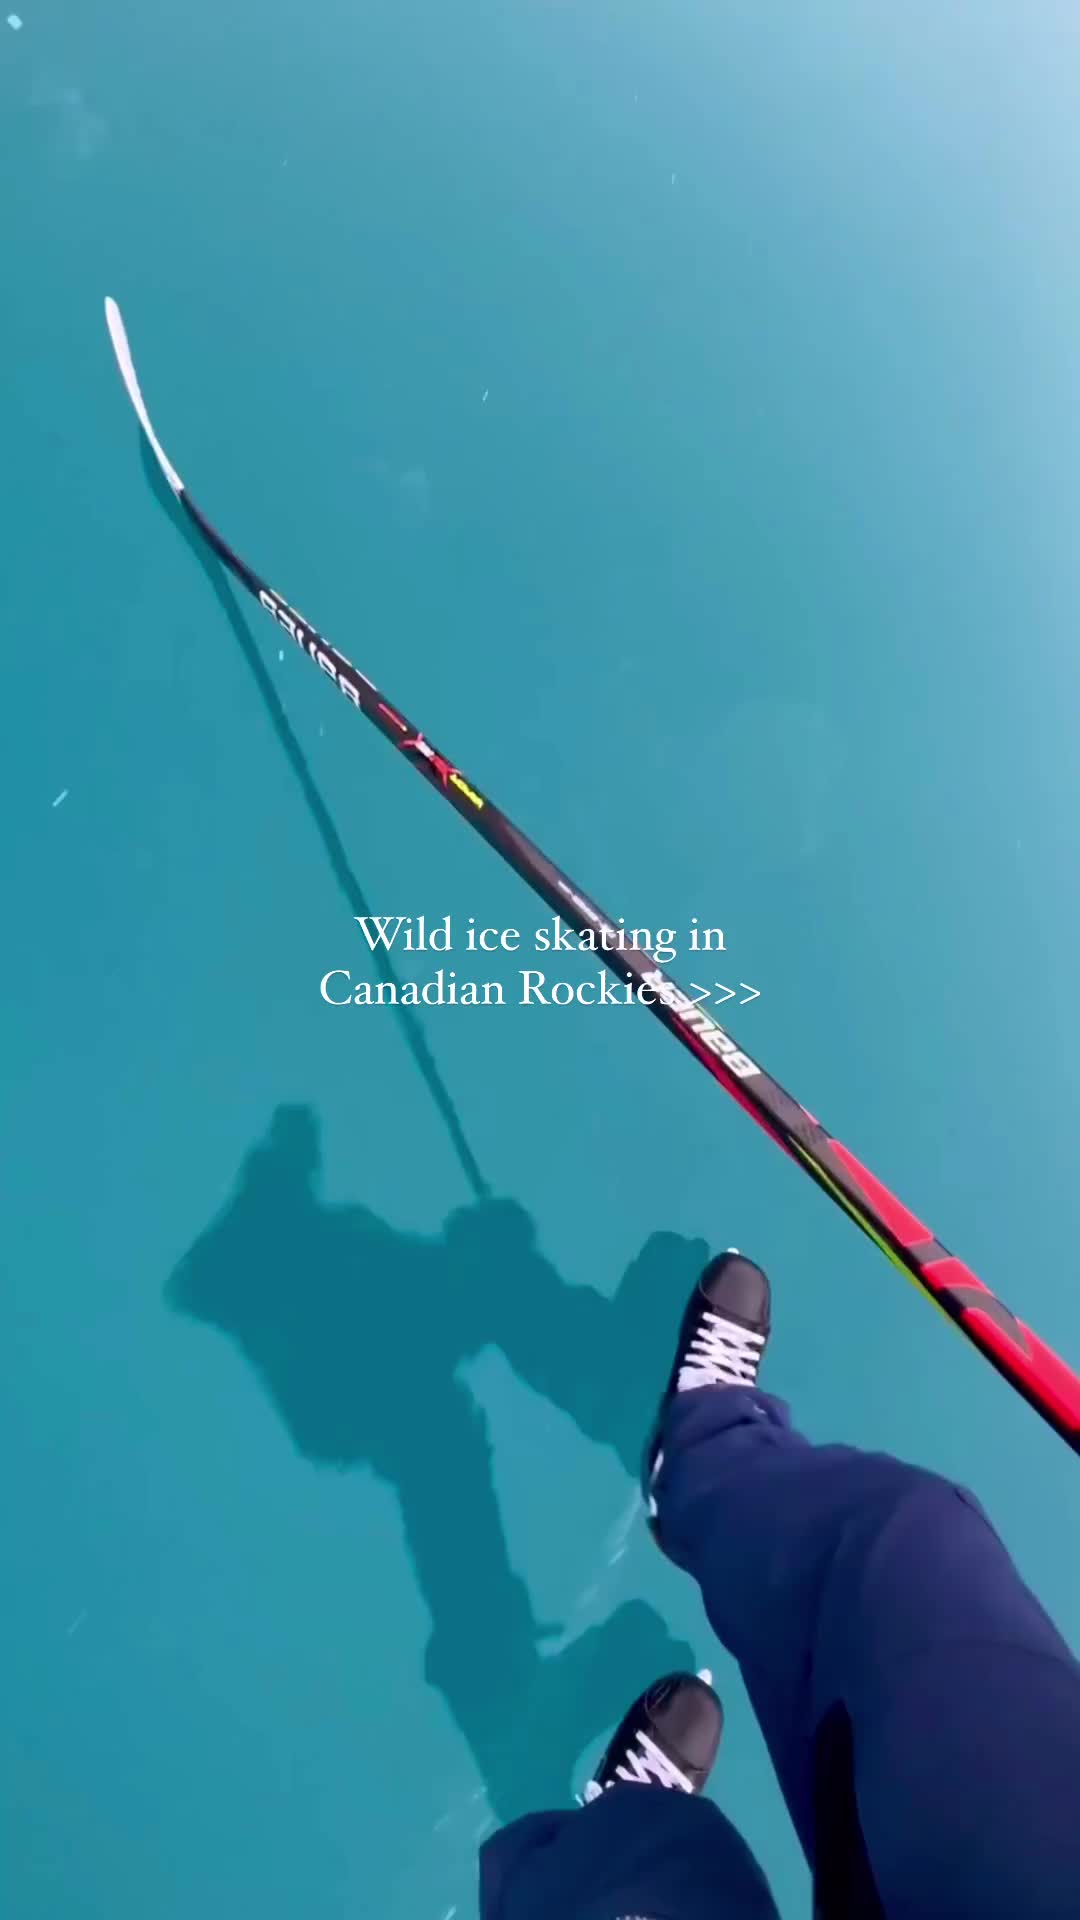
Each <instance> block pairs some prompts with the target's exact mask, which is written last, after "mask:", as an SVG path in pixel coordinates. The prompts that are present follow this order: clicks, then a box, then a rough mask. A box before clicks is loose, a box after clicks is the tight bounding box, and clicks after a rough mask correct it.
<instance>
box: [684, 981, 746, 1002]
mask: <svg viewBox="0 0 1080 1920" xmlns="http://www.w3.org/2000/svg"><path fill="white" fill-rule="evenodd" d="M690 985H691V986H692V988H693V989H694V998H695V1000H699V1001H700V1000H707V999H708V998H709V988H708V987H699V986H698V984H697V981H696V980H691V982H690ZM713 985H714V986H715V988H716V999H717V1001H718V1002H719V1004H720V1005H721V1006H723V1004H724V1001H725V1000H734V998H735V995H736V989H735V988H734V987H725V985H724V983H723V981H722V980H715V981H714V982H713ZM739 986H740V987H742V988H743V989H744V993H743V998H742V999H741V1000H740V1001H739V1005H740V1007H745V1006H746V1005H747V1004H748V1002H749V1001H751V1000H760V998H761V988H760V987H751V986H747V983H746V981H745V980H740V981H739Z"/></svg>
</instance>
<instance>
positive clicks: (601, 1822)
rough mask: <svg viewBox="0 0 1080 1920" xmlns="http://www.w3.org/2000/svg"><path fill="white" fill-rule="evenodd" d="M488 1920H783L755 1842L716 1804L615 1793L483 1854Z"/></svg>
mask: <svg viewBox="0 0 1080 1920" xmlns="http://www.w3.org/2000/svg"><path fill="white" fill-rule="evenodd" d="M480 1912H481V1915H482V1920H629V1916H635V1920H779V1916H778V1914H777V1910H776V1907H775V1905H774V1903H773V1898H772V1895H771V1894H770V1892H769V1888H768V1883H767V1881H766V1879H765V1876H764V1874H763V1873H762V1871H761V1868H760V1867H759V1866H758V1864H757V1861H756V1860H755V1859H754V1856H753V1854H752V1853H751V1852H750V1849H749V1847H748V1846H747V1845H746V1842H745V1841H744V1840H743V1839H741V1838H740V1836H739V1834H738V1833H737V1832H736V1831H735V1828H734V1827H733V1826H732V1824H731V1822H730V1820H728V1819H727V1818H726V1817H725V1816H724V1814H722V1813H721V1811H720V1809H719V1807H717V1806H714V1805H713V1803H712V1801H711V1800H703V1799H699V1798H698V1797H697V1796H696V1795H690V1794H685V1793H673V1792H670V1791H668V1790H666V1789H665V1788H663V1787H643V1786H617V1787H611V1788H609V1789H608V1791H607V1792H606V1793H604V1794H603V1795H602V1796H601V1798H600V1799H599V1800H593V1801H592V1802H591V1803H590V1804H589V1805H588V1806H587V1807H580V1808H578V1809H576V1810H567V1811H564V1812H560V1813H530V1814H526V1815H525V1818H524V1819H523V1820H515V1821H514V1822H513V1823H512V1824H511V1825H510V1826H508V1827H504V1828H503V1829H502V1831H501V1832H499V1833H495V1834H492V1837H491V1839H490V1840H488V1841H487V1842H486V1843H485V1845H484V1846H483V1847H482V1848H481V1851H480Z"/></svg>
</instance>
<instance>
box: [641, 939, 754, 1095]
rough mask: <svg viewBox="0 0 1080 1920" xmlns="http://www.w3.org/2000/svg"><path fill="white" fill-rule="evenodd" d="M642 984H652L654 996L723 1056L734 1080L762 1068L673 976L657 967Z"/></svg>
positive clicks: (746, 1077)
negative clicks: (670, 977)
mask: <svg viewBox="0 0 1080 1920" xmlns="http://www.w3.org/2000/svg"><path fill="white" fill-rule="evenodd" d="M645 985H646V986H648V987H652V988H653V990H654V992H655V993H656V996H657V999H658V1000H659V1001H660V1002H661V1003H662V1005H663V1006H665V1007H667V1008H668V1010H669V1011H670V1012H671V1013H673V1014H674V1015H675V1017H676V1019H677V1020H681V1022H682V1024H683V1026H684V1027H686V1028H687V1029H688V1031H689V1032H690V1033H692V1034H694V1035H695V1036H696V1038H697V1039H699V1040H700V1041H702V1042H703V1043H704V1045H705V1046H707V1047H708V1049H709V1052H710V1053H715V1054H716V1056H717V1058H718V1059H720V1060H722V1061H723V1063H724V1065H725V1067H726V1068H727V1069H728V1072H729V1073H733V1074H734V1075H735V1078H736V1079H737V1080H752V1079H753V1078H754V1077H755V1075H756V1074H759V1073H760V1072H761V1068H760V1067H758V1066H755V1064H754V1062H753V1061H752V1060H751V1058H750V1056H749V1054H747V1053H743V1051H742V1049H741V1048H740V1047H738V1046H736V1044H735V1042H734V1040H733V1039H732V1038H731V1035H730V1033H725V1032H724V1029H723V1027H722V1026H721V1025H720V1024H719V1022H718V1021H716V1020H714V1019H713V1017H712V1015H711V1014H710V1013H706V1012H705V1010H704V1008H703V1007H700V1006H698V1005H697V1003H696V1001H693V1000H691V999H690V998H689V997H688V995H686V994H685V993H682V992H681V991H680V990H679V988H678V987H677V986H676V985H675V982H674V981H673V980H668V979H667V977H666V976H665V975H664V974H662V973H661V972H660V969H659V967H658V968H657V969H656V970H655V972H653V973H647V974H646V975H645Z"/></svg>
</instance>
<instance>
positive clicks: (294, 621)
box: [259, 587, 376, 707]
mask: <svg viewBox="0 0 1080 1920" xmlns="http://www.w3.org/2000/svg"><path fill="white" fill-rule="evenodd" d="M259 601H260V604H261V605H262V606H264V607H265V608H266V611H267V613H271V614H273V616H274V619H275V620H276V621H277V623H278V626H279V627H283V628H284V629H285V632H286V633H287V634H288V636H289V638H290V640H295V641H296V644H297V646H298V647H303V649H304V652H305V653H306V654H309V655H310V656H311V658H312V660H314V662H315V664H316V666H318V667H321V668H322V670H323V672H324V673H327V674H329V676H330V678H331V680H332V681H333V682H334V685H335V686H336V687H337V689H338V692H339V693H343V694H344V695H345V698H346V700H351V701H352V704H353V706H354V707H358V706H359V705H360V693H359V689H358V688H357V687H354V686H353V684H352V681H351V680H350V679H349V678H348V675H346V674H344V673H342V671H341V668H340V667H339V666H338V664H337V661H336V660H335V659H334V658H333V655H331V654H329V653H324V652H323V650H322V648H321V647H320V645H319V643H318V641H317V640H316V638H315V635H314V633H313V632H312V630H311V629H310V628H309V627H305V625H304V623H303V621H302V620H301V619H300V616H299V614H293V613H290V611H289V609H288V607H285V606H283V605H282V603H281V602H280V601H279V600H275V599H274V596H273V594H271V593H269V592H268V591H267V589H266V588H265V587H260V588H259ZM334 651H335V652H336V651H337V649H336V648H335V650H334ZM338 659H340V660H341V661H343V662H344V664H345V666H347V667H348V669H349V673H354V674H355V675H356V678H357V679H358V680H362V681H363V682H364V685H365V686H366V687H370V688H371V691H372V693H374V692H375V691H376V688H375V682H374V680H369V679H368V677H367V674H366V673H361V671H360V669H359V667H354V666H353V663H352V661H351V660H346V659H345V655H344V654H343V653H342V654H339V655H338Z"/></svg>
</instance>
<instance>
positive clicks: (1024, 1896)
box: [658, 1388, 1080, 1920]
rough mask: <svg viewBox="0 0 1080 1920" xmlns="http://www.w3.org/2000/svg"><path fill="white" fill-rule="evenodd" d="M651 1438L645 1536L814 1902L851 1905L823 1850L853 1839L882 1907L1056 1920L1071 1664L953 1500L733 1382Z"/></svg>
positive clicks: (1077, 1783) (938, 1486)
mask: <svg viewBox="0 0 1080 1920" xmlns="http://www.w3.org/2000/svg"><path fill="white" fill-rule="evenodd" d="M664 1453H665V1458H664V1464H663V1469H662V1472H661V1476H660V1481H659V1487H658V1495H659V1506H660V1526H661V1530H662V1537H663V1542H664V1546H665V1548H666V1550H667V1551H668V1552H669V1553H670V1554H671V1555H672V1557H673V1558H674V1559H675V1560H676V1561H677V1562H678V1563H679V1564H680V1565H681V1566H683V1567H684V1568H685V1569H686V1570H687V1572H689V1573H691V1574H692V1575H693V1576H694V1578H695V1579H696V1580H697V1581H698V1583H699V1584H700V1586H701V1590H702V1594H703V1597H704V1601H705V1606H706V1610H707V1612H708V1615H709V1618H710V1620H711V1622H712V1625H713V1627H714V1628H715V1630H716V1632H717V1634H718V1635H719V1637H720V1639H721V1640H722V1641H723V1642H724V1644H725V1646H727V1647H728V1649H729V1650H730V1651H731V1653H733V1654H734V1656H735V1658H736V1659H737V1660H738V1662H739V1664H740V1667H741V1669H742V1673H743V1676H744V1679H745V1681H746V1685H747V1688H748V1691H749V1693H750V1697H751V1700H752V1702H753V1705H754V1708H755V1711H756V1714H757V1717H758V1720H759V1722H760V1724H761V1728H762V1731H763V1733H764V1735H765V1738H766V1741H767V1742H768V1746H769V1750H770V1753H771V1756H772V1760H773V1764H774V1766H775V1768H776V1772H777V1775H778V1777H779V1780H780V1784H781V1787H782V1789H783V1792H784V1795H785V1798H786V1800H787V1804H788V1807H789V1809H790V1812H791V1815H792V1819H793V1820H794V1822H795V1826H796V1828H797V1830H798V1832H799V1836H800V1838H801V1840H802V1843H803V1846H804V1849H805V1851H806V1853H807V1856H808V1859H809V1860H810V1863H811V1866H812V1867H813V1868H814V1869H815V1873H816V1877H817V1878H818V1881H819V1900H820V1898H821V1887H822V1886H823V1885H829V1886H832V1887H837V1888H840V1889H843V1888H844V1887H845V1885H846V1886H847V1887H848V1888H849V1892H848V1894H847V1896H846V1900H845V1897H844V1895H843V1893H841V1896H840V1901H839V1903H838V1904H839V1905H840V1908H841V1910H843V1907H844V1906H845V1905H846V1909H847V1911H848V1912H851V1913H857V1912H861V1911H867V1912H873V1911H874V1906H873V1901H872V1891H871V1892H868V1891H867V1889H866V1888H865V1886H864V1885H863V1882H862V1880H861V1879H860V1872H861V1869H858V1868H856V1870H855V1871H854V1873H853V1872H852V1870H851V1862H850V1860H846V1859H845V1858H843V1857H838V1855H839V1856H843V1854H844V1853H845V1851H848V1852H861V1851H862V1850H863V1849H865V1857H866V1859H868V1861H869V1865H870V1870H871V1875H872V1881H873V1886H874V1887H875V1888H876V1893H877V1896H878V1898H879V1899H880V1907H881V1910H883V1911H884V1912H885V1914H886V1915H887V1916H888V1920H909V1916H910V1917H911V1920H915V1916H918V1917H919V1920H929V1917H932V1920H954V1916H955V1920H960V1916H964V1920H968V1916H973V1915H976V1914H977V1915H979V1916H980V1920H998V1917H999V1916H1000V1920H1019V1917H1020V1916H1024V1920H1065V1917H1066V1916H1069V1920H1076V1916H1077V1915H1080V1667H1078V1666H1077V1663H1076V1662H1075V1660H1074V1659H1073V1657H1072V1655H1071V1653H1070V1651H1069V1649H1068V1647H1067V1646H1066V1645H1065V1643H1064V1641H1063V1640H1062V1639H1061V1637H1060V1635H1059V1634H1058V1632H1057V1631H1056V1629H1055V1628H1054V1626H1053V1625H1052V1623H1051V1622H1050V1620H1049V1619H1048V1618H1047V1616H1046V1614H1045V1613H1044V1612H1043V1610H1042V1608H1041V1607H1040V1605H1039V1603H1038V1601H1037V1600H1036V1599H1035V1598H1034V1596H1033V1595H1032V1594H1031V1593H1030V1592H1029V1591H1028V1589H1027V1588H1026V1587H1025V1586H1024V1584H1023V1582H1022V1580H1021V1579H1020V1577H1019V1575H1018V1573H1017V1572H1016V1569H1015V1567H1014V1566H1013V1564H1012V1561H1011V1560H1010V1559H1009V1556H1008V1554H1007V1553H1006V1551H1005V1549H1004V1547H1003V1546H1002V1544H1001V1542H1000V1541H999V1540H998V1538H997V1535H996V1534H995V1533H994V1531H993V1529H992V1528H991V1526H990V1524H989V1522H988V1521H987V1519H986V1517H985V1515H984V1514H983V1512H982V1510H981V1508H980V1507H979V1505H978V1503H977V1502H976V1501H975V1500H974V1499H973V1497H972V1496H971V1495H970V1494H967V1493H965V1492H964V1491H963V1490H962V1489H960V1488H958V1487H955V1486H953V1485H952V1484H951V1483H949V1482H948V1481H945V1480H942V1479H940V1478H939V1477H938V1476H936V1475H934V1474H929V1473H926V1472H923V1471H921V1470H920V1469H917V1468H913V1467H908V1466H904V1465H903V1464H902V1463H901V1462H899V1461H897V1460H893V1459H891V1458H890V1457H888V1456H887V1455H883V1454H866V1453H859V1452H857V1451H856V1450H855V1449H854V1448H850V1447H831V1446H830V1447H815V1446H811V1445H810V1444H809V1443H808V1442H807V1441H806V1440H804V1439H803V1438H802V1436H801V1435H799V1434H797V1433H795V1432H794V1431H793V1430H792V1428H791V1426H790V1423H789V1420H788V1414H787V1409H786V1407H784V1406H783V1404H782V1403H781V1402H779V1401H777V1400H774V1399H772V1398H771V1397H770V1396H768V1395H766V1394H762V1393H759V1392H755V1391H750V1390H744V1389H739V1388H730V1389H725V1390H724V1391H722V1392H714V1391H705V1392H700V1393H689V1394H684V1395H681V1396H679V1398H678V1399H676V1400H675V1402H674V1403H673V1405H672V1407H671V1409H670V1413H669V1417H668V1422H667V1425H666V1429H665V1435H664ZM854 1886H859V1887H862V1891H861V1893H859V1894H856V1895H853V1894H852V1893H851V1892H850V1888H852V1887H854ZM821 1904H822V1905H823V1906H824V1907H825V1910H826V1911H828V1909H829V1907H830V1905H832V1904H833V1903H832V1902H830V1901H829V1900H828V1899H825V1900H824V1901H822V1902H821ZM721 1912H722V1909H721Z"/></svg>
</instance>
